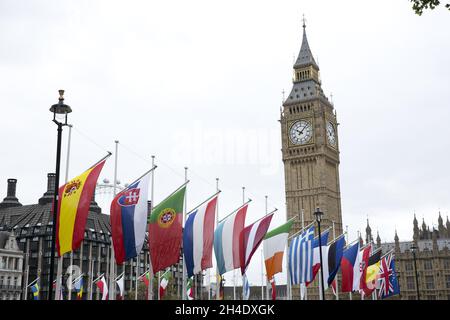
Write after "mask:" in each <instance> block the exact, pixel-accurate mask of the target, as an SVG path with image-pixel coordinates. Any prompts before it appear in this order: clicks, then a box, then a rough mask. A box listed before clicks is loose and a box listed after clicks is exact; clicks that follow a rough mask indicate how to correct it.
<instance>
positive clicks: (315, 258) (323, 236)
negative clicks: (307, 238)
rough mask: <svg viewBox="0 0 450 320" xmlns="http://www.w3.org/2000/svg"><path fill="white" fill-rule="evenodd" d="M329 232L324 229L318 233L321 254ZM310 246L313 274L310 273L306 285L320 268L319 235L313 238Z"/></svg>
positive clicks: (325, 245)
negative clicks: (309, 278)
mask: <svg viewBox="0 0 450 320" xmlns="http://www.w3.org/2000/svg"><path fill="white" fill-rule="evenodd" d="M329 233H330V231H329V230H326V231H324V232H322V234H321V235H320V244H321V246H322V255H323V251H324V250H325V248H326V247H327V243H328V235H329ZM312 246H313V269H312V272H313V275H312V280H311V281H310V282H307V283H306V286H308V285H309V284H310V283H312V282H313V281H314V279H315V278H316V275H317V273H318V272H319V270H320V248H319V237H315V238H314V240H313V244H312Z"/></svg>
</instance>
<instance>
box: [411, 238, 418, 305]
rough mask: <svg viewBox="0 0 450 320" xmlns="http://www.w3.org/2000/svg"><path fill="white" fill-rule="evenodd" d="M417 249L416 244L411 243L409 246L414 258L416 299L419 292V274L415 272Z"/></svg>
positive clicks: (415, 270) (415, 269)
mask: <svg viewBox="0 0 450 320" xmlns="http://www.w3.org/2000/svg"><path fill="white" fill-rule="evenodd" d="M417 250H418V248H417V246H416V244H415V243H413V245H412V246H411V252H412V255H413V260H414V272H415V275H416V291H417V300H420V294H419V275H418V273H417V262H416V251H417Z"/></svg>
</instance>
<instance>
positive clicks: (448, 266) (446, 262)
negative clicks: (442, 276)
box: [444, 259, 450, 270]
mask: <svg viewBox="0 0 450 320" xmlns="http://www.w3.org/2000/svg"><path fill="white" fill-rule="evenodd" d="M444 269H447V270H449V269H450V259H445V260H444Z"/></svg>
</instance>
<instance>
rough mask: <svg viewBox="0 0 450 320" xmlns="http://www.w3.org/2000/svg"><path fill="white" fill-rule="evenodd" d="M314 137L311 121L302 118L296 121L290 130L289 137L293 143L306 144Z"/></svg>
mask: <svg viewBox="0 0 450 320" xmlns="http://www.w3.org/2000/svg"><path fill="white" fill-rule="evenodd" d="M311 137H312V126H311V122H309V121H307V120H300V121H297V122H295V123H294V124H293V125H292V127H291V130H290V131H289V138H290V139H291V142H292V143H293V144H305V143H307V142H308V141H309V140H311Z"/></svg>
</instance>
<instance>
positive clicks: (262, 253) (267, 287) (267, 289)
mask: <svg viewBox="0 0 450 320" xmlns="http://www.w3.org/2000/svg"><path fill="white" fill-rule="evenodd" d="M268 198H269V197H268V196H267V195H266V196H265V200H266V201H265V205H266V208H265V209H266V210H265V213H266V216H267V213H268V212H269V211H268V208H267V200H268ZM261 261H262V271H261V272H262V276H263V281H264V247H262V250H261ZM266 272H267V270H266ZM265 282H266V300H269V283H268V281H267V277H266V279H265ZM263 299H264V294H263Z"/></svg>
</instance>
